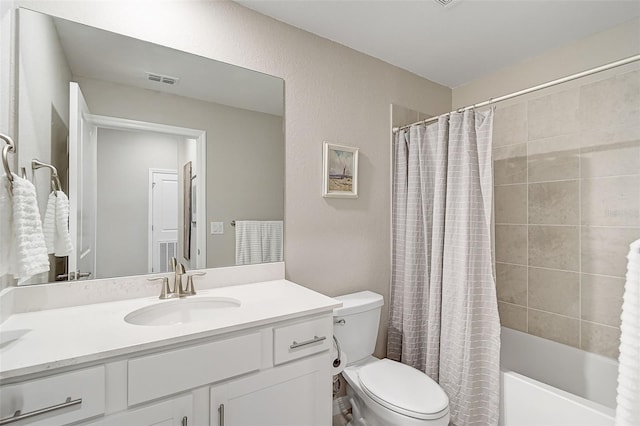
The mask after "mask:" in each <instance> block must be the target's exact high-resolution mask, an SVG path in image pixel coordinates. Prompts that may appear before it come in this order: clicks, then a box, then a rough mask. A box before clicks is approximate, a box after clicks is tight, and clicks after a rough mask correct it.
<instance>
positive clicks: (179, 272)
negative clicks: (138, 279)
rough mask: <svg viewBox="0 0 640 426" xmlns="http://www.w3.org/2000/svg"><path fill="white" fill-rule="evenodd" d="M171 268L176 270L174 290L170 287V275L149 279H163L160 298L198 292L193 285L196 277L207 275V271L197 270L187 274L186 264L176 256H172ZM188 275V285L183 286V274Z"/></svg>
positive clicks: (150, 279) (185, 295) (170, 297)
mask: <svg viewBox="0 0 640 426" xmlns="http://www.w3.org/2000/svg"><path fill="white" fill-rule="evenodd" d="M171 269H172V270H173V272H174V283H173V290H171V288H170V287H169V278H168V277H156V278H148V280H149V281H156V280H162V291H161V292H160V299H172V298H174V297H187V296H193V295H195V294H196V290H195V288H194V286H193V279H194V277H198V276H203V275H206V272H195V273H193V274H191V275H187V274H186V272H185V268H184V265H183V264H182V263H178V260H177V259H176V258H175V257H172V258H171ZM183 275H187V287H186V288H183V287H182V276H183Z"/></svg>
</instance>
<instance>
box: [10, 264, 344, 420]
mask: <svg viewBox="0 0 640 426" xmlns="http://www.w3.org/2000/svg"><path fill="white" fill-rule="evenodd" d="M222 269H225V268H222ZM226 269H238V268H226ZM240 269H242V268H240ZM211 271H212V272H213V273H214V275H215V273H216V271H217V273H220V270H219V269H218V270H211ZM216 281H221V280H220V279H219V278H218V279H216V277H215V276H213V277H210V278H209V279H208V280H206V282H205V281H204V280H203V281H202V282H201V284H200V288H199V289H198V294H197V295H196V296H191V297H190V298H186V299H180V300H175V299H174V300H166V301H161V300H158V298H157V295H154V296H146V297H136V298H124V297H123V298H122V299H121V300H111V301H108V302H106V301H105V302H102V303H91V304H76V305H75V306H63V307H57V308H55V309H42V310H34V311H31V312H15V309H14V313H13V315H10V316H9V317H8V318H6V319H5V321H4V322H3V323H2V324H1V325H0V336H1V342H0V400H1V407H0V417H1V418H2V419H3V420H5V419H7V418H9V419H10V418H11V417H12V416H14V415H15V413H16V411H17V410H20V413H19V414H22V415H24V414H25V413H30V412H36V413H40V414H36V415H34V416H32V417H30V418H27V419H25V420H20V421H16V422H13V424H16V425H21V424H41V425H45V424H46V425H52V424H69V423H74V424H75V423H78V424H92V425H118V426H120V425H152V424H153V425H156V424H162V425H180V426H183V425H226V426H230V425H253V426H256V425H326V424H330V423H331V370H330V367H331V363H330V352H331V348H332V327H333V321H332V312H333V308H335V307H337V306H340V302H338V301H336V300H334V299H331V298H329V297H326V296H323V295H321V294H318V293H316V292H314V291H311V290H309V289H306V288H304V287H301V286H299V285H296V284H294V283H292V282H289V281H286V280H284V279H276V280H271V281H265V282H254V283H245V284H238V285H231V286H220V284H216ZM85 283H86V282H85ZM95 283H97V284H96V288H95V289H91V286H90V285H86V284H84V283H82V282H77V283H75V284H63V285H62V286H64V287H61V288H60V291H61V292H62V293H64V292H65V291H69V289H70V288H71V287H73V286H74V285H75V286H76V287H77V288H78V290H79V291H85V292H91V291H92V290H94V291H100V290H101V289H104V288H105V287H104V285H102V286H101V285H100V281H95ZM145 285H146V286H148V284H145ZM54 286H55V285H54ZM52 287H53V286H47V290H46V291H47V292H49V293H48V294H53V293H51V292H52V291H54V290H53V289H52ZM205 287H210V288H205ZM147 288H148V290H145V291H147V292H148V291H151V290H158V291H159V286H158V285H157V284H156V286H155V287H147ZM21 290H25V291H30V292H32V293H33V292H35V291H37V289H35V288H29V289H20V288H17V289H11V291H18V292H19V291H21ZM6 291H7V290H5V292H6ZM3 293H4V292H3ZM134 294H135V292H134ZM3 296H5V299H6V296H7V295H6V294H3ZM136 296H137V294H136ZM11 297H12V298H14V299H16V300H14V301H13V303H14V304H16V305H19V304H20V302H19V299H20V297H25V296H24V295H22V296H19V295H15V294H14V295H11ZM92 297H97V298H100V297H102V296H96V295H95V294H94V296H92ZM46 298H47V297H45V296H41V299H46ZM111 298H113V297H111ZM2 303H3V307H5V306H7V303H8V302H7V301H6V300H3V301H2ZM203 307H204V308H203ZM18 310H19V309H18ZM23 310H24V309H23ZM198 310H200V311H201V312H200V313H198V312H197V311H198ZM202 311H206V312H207V314H206V315H203V314H202ZM176 312H178V314H176ZM176 315H177V316H176ZM190 315H191V316H190ZM11 420H13V419H11ZM5 421H8V420H5ZM5 424H11V423H5Z"/></svg>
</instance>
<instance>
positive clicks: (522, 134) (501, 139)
mask: <svg viewBox="0 0 640 426" xmlns="http://www.w3.org/2000/svg"><path fill="white" fill-rule="evenodd" d="M526 140H527V104H526V103H525V102H522V103H519V104H515V105H511V106H507V107H500V106H499V107H498V108H496V112H495V115H494V118H493V146H494V147H498V146H505V145H514V144H517V143H522V142H526Z"/></svg>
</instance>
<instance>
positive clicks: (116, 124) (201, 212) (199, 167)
mask: <svg viewBox="0 0 640 426" xmlns="http://www.w3.org/2000/svg"><path fill="white" fill-rule="evenodd" d="M87 118H89V119H90V120H91V122H92V123H93V124H94V125H95V126H96V127H97V128H98V129H100V128H104V129H116V130H137V131H148V132H155V133H163V134H167V135H172V136H178V137H184V138H185V139H195V141H196V171H197V175H198V178H199V179H198V180H199V184H198V185H197V186H196V194H197V195H196V209H197V213H196V219H197V223H198V224H199V226H197V227H196V237H197V242H196V253H195V259H196V265H195V268H198V269H203V268H206V263H207V244H206V241H207V240H206V238H207V233H206V230H207V227H206V211H205V209H206V182H207V168H206V164H207V161H206V160H207V132H206V131H204V130H199V129H191V128H187V127H178V126H169V125H167V124H160V123H151V122H146V121H138V120H130V119H126V118H117V117H108V116H104V115H95V114H91V115H90V117H87ZM178 168H179V167H178ZM202 183H204V185H203V184H202ZM150 239H151V235H149V243H148V245H150V244H151V243H150V241H151V240H150Z"/></svg>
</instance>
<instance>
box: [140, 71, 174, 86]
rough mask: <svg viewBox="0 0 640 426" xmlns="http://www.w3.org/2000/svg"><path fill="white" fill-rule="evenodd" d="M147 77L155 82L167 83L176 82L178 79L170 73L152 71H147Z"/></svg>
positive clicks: (172, 83)
mask: <svg viewBox="0 0 640 426" xmlns="http://www.w3.org/2000/svg"><path fill="white" fill-rule="evenodd" d="M147 79H148V80H151V81H155V82H156V83H164V84H168V85H174V84H177V83H178V81H180V79H179V78H178V77H171V76H170V75H162V74H156V73H152V72H148V73H147Z"/></svg>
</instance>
